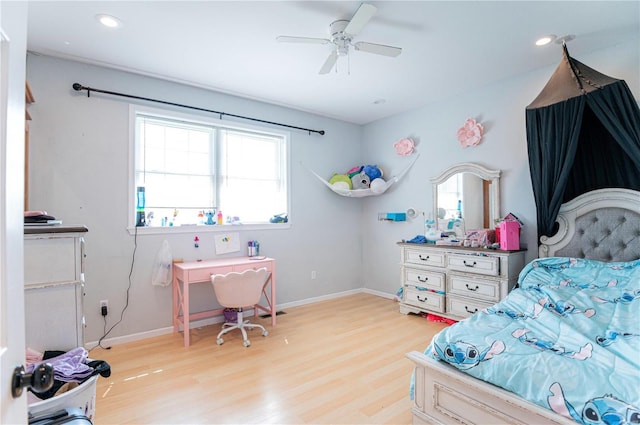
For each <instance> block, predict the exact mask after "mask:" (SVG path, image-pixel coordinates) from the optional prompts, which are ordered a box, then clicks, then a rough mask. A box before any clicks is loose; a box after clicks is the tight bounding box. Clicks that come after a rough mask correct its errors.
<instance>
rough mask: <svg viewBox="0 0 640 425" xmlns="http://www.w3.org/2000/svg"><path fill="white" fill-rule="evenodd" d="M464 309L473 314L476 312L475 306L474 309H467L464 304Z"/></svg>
mask: <svg viewBox="0 0 640 425" xmlns="http://www.w3.org/2000/svg"><path fill="white" fill-rule="evenodd" d="M464 309H465V310H467V313H471V314H474V313H477V312H478V309H477V308H476V309H473V311H472V310H469V307H467V306H466V305H465V306H464Z"/></svg>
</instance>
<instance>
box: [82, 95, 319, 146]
mask: <svg viewBox="0 0 640 425" xmlns="http://www.w3.org/2000/svg"><path fill="white" fill-rule="evenodd" d="M73 89H74V90H75V91H80V90H86V91H87V97H90V96H91V92H92V91H94V92H96V93H104V94H111V95H113V96H122V97H128V98H131V99H138V100H146V101H149V102H156V103H163V104H165V105H171V106H179V107H181V108H188V109H195V110H196V111H204V112H211V113H212V114H216V115H220V119H222V117H223V116H224V115H226V116H229V117H234V118H242V119H243V120H250V121H257V122H261V123H265V124H272V125H278V126H280V127H287V128H293V129H296V130H303V131H308V132H309V134H311V133H318V134H320V135H321V136H324V130H312V129H310V128H303V127H296V126H294V125H288V124H281V123H279V122H273V121H266V120H261V119H258V118H251V117H245V116H242V115H236V114H229V113H227V112H220V111H214V110H211V109H205V108H199V107H197V106H189V105H183V104H181V103H174V102H167V101H165V100H158V99H150V98H148V97H142V96H135V95H132V94H125V93H118V92H114V91H108V90H100V89H95V88H93V87H86V86H83V85H82V84H80V83H73Z"/></svg>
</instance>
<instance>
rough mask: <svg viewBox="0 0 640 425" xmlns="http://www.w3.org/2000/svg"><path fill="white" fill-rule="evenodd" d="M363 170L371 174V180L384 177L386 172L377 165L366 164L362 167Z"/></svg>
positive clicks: (368, 174)
mask: <svg viewBox="0 0 640 425" xmlns="http://www.w3.org/2000/svg"><path fill="white" fill-rule="evenodd" d="M362 171H363V172H364V173H365V174H366V175H367V176H369V181H374V180H375V179H379V178H382V176H383V175H384V173H383V172H382V170H381V169H380V168H379V167H378V166H377V165H365V166H364V167H362Z"/></svg>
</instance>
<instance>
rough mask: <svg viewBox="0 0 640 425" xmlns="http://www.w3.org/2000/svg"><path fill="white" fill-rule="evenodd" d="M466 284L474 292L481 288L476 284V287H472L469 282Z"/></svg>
mask: <svg viewBox="0 0 640 425" xmlns="http://www.w3.org/2000/svg"><path fill="white" fill-rule="evenodd" d="M464 286H466V287H467V289H468V290H470V291H473V292H476V291H477V290H478V289H480V287H479V286H478V285H476V287H475V288H471V287H470V286H469V284H468V283H465V284H464Z"/></svg>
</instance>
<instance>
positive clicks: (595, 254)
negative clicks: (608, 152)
mask: <svg viewBox="0 0 640 425" xmlns="http://www.w3.org/2000/svg"><path fill="white" fill-rule="evenodd" d="M556 221H557V222H558V225H559V228H558V232H557V233H556V234H555V235H553V236H550V237H548V236H542V237H540V247H539V255H540V257H574V258H588V259H591V260H600V261H607V262H610V261H632V260H636V259H639V258H640V192H637V191H634V190H630V189H598V190H594V191H591V192H588V193H585V194H583V195H580V196H578V197H577V198H575V199H573V200H571V201H569V202H567V203H566V204H563V205H562V207H560V212H559V214H558V218H557V219H556Z"/></svg>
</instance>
